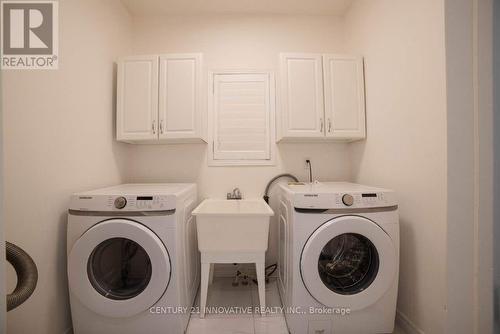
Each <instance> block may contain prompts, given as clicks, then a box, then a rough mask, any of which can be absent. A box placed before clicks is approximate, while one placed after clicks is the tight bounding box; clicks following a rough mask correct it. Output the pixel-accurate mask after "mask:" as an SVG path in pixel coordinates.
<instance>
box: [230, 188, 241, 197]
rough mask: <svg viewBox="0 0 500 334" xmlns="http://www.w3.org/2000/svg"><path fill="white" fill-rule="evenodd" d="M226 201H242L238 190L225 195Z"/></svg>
mask: <svg viewBox="0 0 500 334" xmlns="http://www.w3.org/2000/svg"><path fill="white" fill-rule="evenodd" d="M227 199H242V195H241V191H240V188H234V189H233V192H232V193H227Z"/></svg>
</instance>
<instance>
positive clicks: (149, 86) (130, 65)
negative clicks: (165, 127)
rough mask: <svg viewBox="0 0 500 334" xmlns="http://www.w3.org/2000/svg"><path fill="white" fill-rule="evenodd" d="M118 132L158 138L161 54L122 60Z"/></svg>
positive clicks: (125, 136) (131, 136)
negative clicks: (159, 59)
mask: <svg viewBox="0 0 500 334" xmlns="http://www.w3.org/2000/svg"><path fill="white" fill-rule="evenodd" d="M116 107H117V113H116V135H117V139H118V140H122V141H134V140H151V139H156V138H158V57H157V56H139V57H129V58H123V59H120V60H119V61H118V84H117V106H116Z"/></svg>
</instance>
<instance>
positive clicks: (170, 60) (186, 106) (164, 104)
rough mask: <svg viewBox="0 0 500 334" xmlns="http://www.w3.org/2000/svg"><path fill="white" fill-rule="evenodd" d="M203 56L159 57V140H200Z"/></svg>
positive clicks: (178, 55) (174, 55)
mask: <svg viewBox="0 0 500 334" xmlns="http://www.w3.org/2000/svg"><path fill="white" fill-rule="evenodd" d="M200 86H201V55H200V54H170V55H162V56H160V106H159V122H160V124H159V134H160V138H165V139H169V138H171V139H179V138H181V139H182V138H201V133H202V119H201V113H200V112H199V111H200V110H201V97H200V96H199V95H200V93H201V87H200Z"/></svg>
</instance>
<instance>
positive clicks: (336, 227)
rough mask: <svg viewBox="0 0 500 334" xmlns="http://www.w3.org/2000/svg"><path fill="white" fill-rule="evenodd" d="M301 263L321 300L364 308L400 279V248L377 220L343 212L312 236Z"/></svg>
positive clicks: (308, 284) (331, 304) (304, 277)
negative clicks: (398, 250)
mask: <svg viewBox="0 0 500 334" xmlns="http://www.w3.org/2000/svg"><path fill="white" fill-rule="evenodd" d="M300 269H301V275H302V280H303V282H304V285H305V286H306V288H307V290H308V291H309V293H310V294H311V296H312V297H314V299H316V300H317V301H318V302H320V303H321V304H323V305H325V306H327V307H334V308H345V309H351V310H353V311H354V310H360V309H363V308H365V307H367V306H370V305H372V304H373V303H375V302H376V301H377V300H378V299H380V297H382V296H383V295H384V294H385V293H386V292H387V290H388V289H389V287H390V286H391V284H392V282H393V281H394V279H395V276H396V271H397V257H396V248H395V246H394V244H393V242H392V240H391V238H390V237H389V235H388V234H387V233H386V232H385V231H384V230H383V229H382V228H380V226H378V225H377V224H375V223H374V222H372V221H371V220H369V219H366V218H363V217H359V216H342V217H338V218H335V219H332V220H330V221H327V222H326V223H324V224H323V225H322V226H320V227H319V228H318V229H317V230H316V231H314V233H313V234H312V235H311V236H310V237H309V239H308V240H307V242H306V244H305V246H304V248H303V250H302V256H301V260H300Z"/></svg>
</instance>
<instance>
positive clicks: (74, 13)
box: [2, 0, 130, 334]
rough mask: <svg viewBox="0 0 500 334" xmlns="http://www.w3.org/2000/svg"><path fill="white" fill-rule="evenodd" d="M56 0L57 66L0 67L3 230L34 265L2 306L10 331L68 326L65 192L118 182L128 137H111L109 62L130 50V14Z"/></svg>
mask: <svg viewBox="0 0 500 334" xmlns="http://www.w3.org/2000/svg"><path fill="white" fill-rule="evenodd" d="M59 5H60V8H59V20H60V21H59V22H60V26H59V27H60V29H59V30H60V43H59V44H60V50H59V55H60V62H59V70H55V71H3V73H2V74H3V78H2V80H3V85H2V86H3V87H2V89H3V91H2V93H3V100H2V107H3V111H4V124H3V130H2V134H3V137H4V154H5V155H4V169H5V174H4V181H5V234H6V239H7V240H9V241H11V242H13V243H15V244H17V245H19V246H20V247H22V248H23V249H25V250H26V251H27V252H28V253H29V254H30V255H31V256H32V257H33V259H34V260H35V262H36V263H37V265H38V270H39V276H38V277H39V281H38V287H37V289H36V291H35V293H34V294H33V296H32V297H31V298H30V299H29V300H28V301H27V302H26V303H25V304H23V305H21V306H20V307H18V308H17V309H15V310H13V311H11V312H9V313H8V317H7V326H8V327H7V330H8V332H9V333H40V334H44V333H47V334H54V333H64V332H65V331H66V330H67V329H68V328H69V327H70V326H71V321H70V309H69V304H68V292H67V280H66V210H67V207H68V199H69V196H70V194H71V193H73V192H76V191H81V190H86V189H91V188H95V187H102V186H106V185H110V184H116V183H120V182H121V181H122V178H123V175H122V169H121V166H124V165H125V162H124V160H123V159H124V153H125V145H123V144H118V143H116V142H115V141H114V140H113V137H114V134H113V133H114V131H113V129H114V122H113V114H114V80H115V75H114V72H115V69H114V65H113V62H114V60H115V59H116V57H117V56H119V55H121V54H124V53H127V52H128V51H127V50H128V48H127V45H128V38H129V27H130V19H129V15H128V13H127V12H126V11H125V9H124V8H123V7H122V5H121V4H120V2H119V1H111V0H110V1H97V0H95V1H77V0H74V1H73V0H64V1H60V2H59ZM9 274H10V275H9V279H8V283H9V284H8V286H9V292H10V291H12V289H13V288H14V286H15V278H14V277H15V276H14V274H13V270H12V269H10V272H9Z"/></svg>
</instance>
